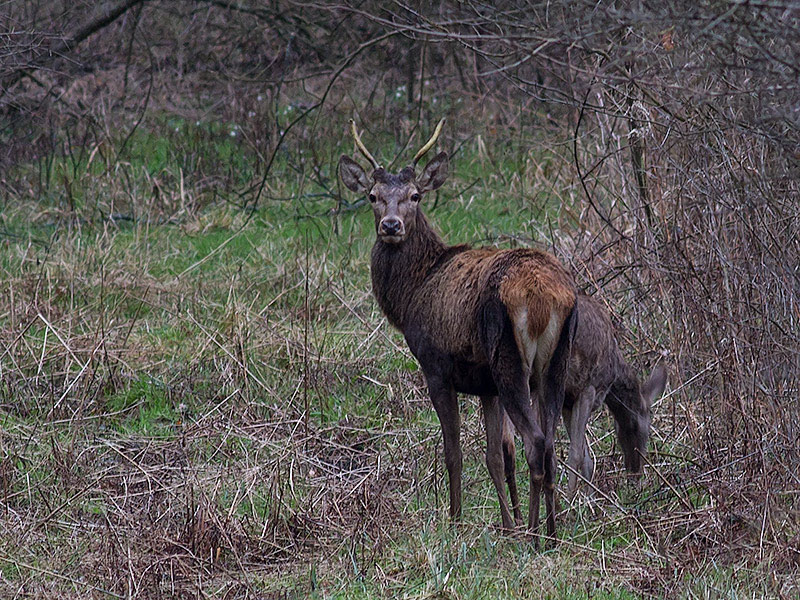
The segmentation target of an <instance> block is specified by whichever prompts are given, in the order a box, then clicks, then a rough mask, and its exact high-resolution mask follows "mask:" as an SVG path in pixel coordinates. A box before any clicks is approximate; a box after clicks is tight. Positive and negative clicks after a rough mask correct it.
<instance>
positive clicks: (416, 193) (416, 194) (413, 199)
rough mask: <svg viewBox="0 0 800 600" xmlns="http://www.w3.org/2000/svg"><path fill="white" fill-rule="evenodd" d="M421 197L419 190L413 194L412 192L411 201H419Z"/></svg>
mask: <svg viewBox="0 0 800 600" xmlns="http://www.w3.org/2000/svg"><path fill="white" fill-rule="evenodd" d="M419 199H420V195H419V193H418V192H414V193H413V194H411V201H412V202H419Z"/></svg>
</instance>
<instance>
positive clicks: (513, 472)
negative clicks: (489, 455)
mask: <svg viewBox="0 0 800 600" xmlns="http://www.w3.org/2000/svg"><path fill="white" fill-rule="evenodd" d="M502 412H503V434H502V437H503V464H504V466H505V473H506V483H507V484H508V493H509V495H510V496H511V510H512V511H514V522H515V523H517V524H520V523H522V514H521V513H520V510H519V493H518V492H517V449H516V445H515V443H514V424H513V423H512V422H511V418H510V417H509V416H508V413H507V412H506V411H502Z"/></svg>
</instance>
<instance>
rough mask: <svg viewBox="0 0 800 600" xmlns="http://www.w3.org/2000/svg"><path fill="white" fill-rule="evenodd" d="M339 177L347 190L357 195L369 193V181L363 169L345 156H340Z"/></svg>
mask: <svg viewBox="0 0 800 600" xmlns="http://www.w3.org/2000/svg"><path fill="white" fill-rule="evenodd" d="M339 176H340V177H341V178H342V182H343V183H344V184H345V186H347V189H349V190H351V191H353V192H357V193H359V194H366V193H367V192H368V191H369V179H367V174H366V173H365V172H364V169H362V168H361V165H359V164H358V163H357V162H356V161H354V160H353V159H352V158H350V157H349V156H347V155H346V154H342V156H341V158H340V159H339Z"/></svg>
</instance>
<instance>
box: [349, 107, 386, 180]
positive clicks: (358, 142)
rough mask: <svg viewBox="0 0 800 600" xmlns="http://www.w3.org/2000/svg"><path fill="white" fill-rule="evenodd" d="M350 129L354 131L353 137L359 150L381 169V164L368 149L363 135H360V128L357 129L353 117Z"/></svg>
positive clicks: (373, 164)
mask: <svg viewBox="0 0 800 600" xmlns="http://www.w3.org/2000/svg"><path fill="white" fill-rule="evenodd" d="M350 130H351V131H352V133H353V139H355V141H356V147H357V148H358V150H359V152H361V154H363V155H364V158H366V159H367V160H368V161H369V162H370V164H371V165H372V167H373V168H374V169H380V168H381V166H380V164H378V161H377V160H375V157H374V156H372V154H370V153H369V150H367V147H366V146H365V145H364V142H362V141H361V136H360V135H358V129H356V122H355V121H354V120H353V119H350Z"/></svg>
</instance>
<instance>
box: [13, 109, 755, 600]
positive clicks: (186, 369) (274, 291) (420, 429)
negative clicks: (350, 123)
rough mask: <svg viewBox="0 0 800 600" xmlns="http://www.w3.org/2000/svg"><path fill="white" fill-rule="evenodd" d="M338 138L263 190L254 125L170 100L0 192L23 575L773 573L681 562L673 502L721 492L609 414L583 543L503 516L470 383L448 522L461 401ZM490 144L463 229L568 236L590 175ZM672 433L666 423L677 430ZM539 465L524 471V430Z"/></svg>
mask: <svg viewBox="0 0 800 600" xmlns="http://www.w3.org/2000/svg"><path fill="white" fill-rule="evenodd" d="M325 139H329V140H331V142H330V145H328V146H324V147H323V148H322V149H320V148H318V149H317V152H318V153H320V154H321V155H322V156H324V157H325V158H324V159H322V160H321V162H320V164H319V165H318V166H319V170H318V171H316V172H315V175H314V177H316V179H314V177H311V176H310V175H309V172H307V171H305V170H302V169H301V172H300V173H299V174H298V173H297V165H296V164H294V163H292V159H291V156H293V154H287V155H279V156H278V158H277V161H276V163H275V164H274V166H273V169H272V170H271V171H270V173H268V174H267V177H266V178H264V188H263V192H262V193H261V195H253V194H252V193H251V194H250V195H247V196H244V197H240V196H238V195H237V193H236V192H237V190H241V189H243V188H248V189H250V190H251V192H252V190H256V189H258V187H259V186H260V185H261V178H262V177H263V174H262V173H261V172H260V171H259V168H260V162H259V161H258V160H257V159H256V157H255V156H254V155H253V154H252V153H251V152H249V151H247V150H246V149H245V148H244V147H243V146H242V145H241V144H239V143H237V141H236V138H235V136H232V135H231V129H230V128H229V127H228V126H226V125H222V124H219V125H216V124H197V125H194V124H191V123H187V122H186V121H184V120H180V119H174V118H170V117H163V118H156V119H151V120H147V121H145V123H143V124H142V126H141V127H140V128H139V129H138V130H137V131H136V132H135V133H134V134H133V135H132V136H130V137H129V138H128V139H127V141H126V143H125V146H124V150H123V151H122V152H120V156H119V157H116V160H112V159H114V158H115V155H114V153H115V152H117V151H118V149H119V147H120V146H121V145H122V140H118V141H116V145H109V146H108V147H105V148H103V149H102V150H98V152H97V154H95V155H94V156H93V157H91V158H90V157H89V156H85V155H84V154H85V153H83V154H82V156H81V157H79V158H77V159H73V158H71V157H69V156H62V155H56V156H50V157H48V158H46V159H42V160H41V161H40V162H39V163H34V164H24V165H21V166H19V167H17V169H18V172H16V173H15V174H14V176H15V177H16V178H17V179H18V180H21V181H25V180H27V181H28V182H29V183H30V186H31V187H32V188H33V189H36V190H37V192H36V197H35V198H33V199H27V200H25V199H23V198H21V197H19V196H13V195H9V196H7V197H6V198H5V202H4V210H3V212H2V216H0V218H1V219H2V228H3V232H4V244H5V251H4V252H3V254H2V259H1V260H2V263H1V264H2V269H3V275H4V281H5V285H6V290H7V294H6V295H5V297H4V298H3V300H2V317H0V319H2V329H3V331H4V332H5V335H6V346H5V348H6V350H5V353H4V355H3V359H2V368H3V377H4V379H3V386H4V390H5V391H4V392H3V393H2V396H3V398H4V399H5V401H4V406H3V411H2V414H1V416H0V418H1V419H2V428H3V432H4V433H3V453H4V463H3V464H4V467H3V470H2V471H0V480H1V483H2V490H3V494H5V498H6V500H5V506H6V507H7V511H10V512H7V513H6V516H7V517H9V515H10V514H12V513H13V514H14V515H16V516H17V517H21V516H22V515H25V519H26V520H27V523H28V524H29V526H26V527H25V528H17V527H11V528H10V529H7V530H6V533H4V534H3V536H4V537H5V540H4V544H3V547H4V548H5V549H4V550H3V551H2V552H0V572H1V573H2V576H3V578H4V580H5V581H7V582H16V581H24V580H27V579H28V578H31V577H34V578H37V579H41V580H46V581H48V582H49V584H50V585H52V586H53V588H55V589H58V590H60V592H59V593H63V594H67V593H70V591H71V592H75V593H79V594H86V593H98V594H100V595H102V593H101V592H100V591H99V590H112V589H115V590H119V589H122V588H121V587H120V586H121V585H122V584H121V583H120V581H121V580H120V579H119V578H118V576H117V575H115V574H114V573H123V572H127V571H128V569H130V568H133V567H132V566H131V563H128V562H127V561H128V560H129V559H128V553H129V552H132V553H133V554H134V555H137V556H148V557H151V558H153V557H161V558H159V561H162V562H156V563H155V565H156V566H155V567H153V569H152V570H150V571H147V572H146V573H144V572H143V574H142V578H143V579H142V580H141V582H140V583H139V584H133V585H134V588H125V589H135V586H136V585H145V582H149V583H147V585H155V586H156V588H157V589H163V590H166V589H167V588H166V587H164V586H165V585H167V584H165V583H164V581H167V578H168V577H171V575H169V573H170V572H171V571H170V569H174V568H175V566H176V564H178V563H180V565H182V567H181V568H187V569H190V570H199V571H200V572H202V573H206V574H207V575H204V579H203V581H204V583H203V585H204V586H205V589H206V591H207V593H208V594H210V595H211V596H212V597H216V595H217V594H218V593H219V589H220V588H219V587H218V583H219V581H220V578H222V579H225V578H228V580H230V581H237V582H239V584H242V585H245V584H244V583H243V582H245V581H246V582H247V583H246V585H247V586H251V587H252V589H257V590H261V592H262V593H263V594H266V597H272V596H270V594H277V595H276V596H275V597H281V598H283V597H286V598H305V597H312V598H325V599H328V598H331V599H332V598H377V597H380V598H396V597H406V598H458V599H470V598H498V597H508V598H575V599H577V598H585V597H592V598H604V599H620V600H621V599H633V598H644V597H649V596H650V595H652V593H654V592H653V591H654V590H661V591H664V592H665V593H666V591H667V590H677V592H676V594H675V595H676V596H683V597H687V598H689V597H696V596H697V595H702V594H703V593H705V590H713V589H717V587H720V589H721V588H722V587H724V588H726V589H729V590H737V589H740V590H741V594H740V595H739V596H737V597H749V595H750V594H751V593H752V590H753V589H754V588H753V587H752V586H751V585H750V584H749V583H748V582H747V581H746V580H743V579H742V578H737V577H734V576H733V574H732V573H733V571H731V568H730V567H729V566H727V565H719V566H717V565H713V564H704V565H703V576H702V577H701V578H699V579H698V578H694V577H692V576H689V575H688V573H687V574H686V575H684V574H683V573H685V571H683V570H681V569H678V568H676V567H675V566H674V564H673V563H672V562H671V560H672V558H671V556H672V554H671V552H670V550H669V547H670V544H671V543H673V542H680V543H684V542H685V540H686V539H687V537H691V535H692V534H691V530H690V527H689V526H688V525H683V526H681V527H680V528H673V524H672V521H671V517H670V514H671V513H672V512H673V511H675V510H679V509H683V508H685V506H684V503H686V502H689V503H691V507H692V508H694V509H697V510H699V511H702V510H703V509H704V508H706V507H708V506H709V505H710V503H711V502H712V501H713V499H712V496H711V495H710V494H709V493H708V491H707V490H706V488H704V487H703V486H702V485H700V484H697V483H695V484H691V485H682V484H680V483H676V484H674V485H673V484H670V485H665V481H663V480H662V479H661V478H658V477H656V476H655V475H654V474H652V473H651V474H650V475H649V476H648V477H647V478H646V480H645V481H644V483H643V484H635V483H628V482H625V481H624V479H625V478H624V475H622V474H621V473H620V471H619V462H620V461H619V457H618V456H614V446H613V436H611V435H609V433H608V432H610V431H611V430H612V428H611V423H610V421H609V419H608V418H607V417H605V416H603V417H599V418H598V419H596V421H595V424H594V426H593V431H592V436H591V439H593V440H594V445H593V447H594V449H595V452H596V453H597V454H598V456H599V460H598V476H597V479H596V481H595V485H596V486H597V490H596V491H590V490H588V489H587V490H585V493H584V492H582V493H581V494H580V495H579V496H578V498H577V499H576V500H575V501H574V502H572V503H569V502H567V501H566V500H565V501H564V506H563V507H562V508H565V509H566V510H565V511H564V512H563V514H562V518H561V520H560V522H559V534H560V536H561V538H562V541H561V543H559V544H558V545H557V546H556V547H555V548H554V549H549V550H546V551H537V550H535V549H534V548H533V547H532V546H531V544H530V540H528V539H526V537H525V536H524V535H521V534H520V535H513V536H506V535H503V534H501V533H500V532H499V531H498V530H497V529H496V528H495V522H496V521H497V520H498V514H499V510H498V508H497V500H496V497H495V494H494V490H493V488H492V487H491V484H490V483H489V480H488V477H487V476H486V473H485V467H484V465H483V443H484V442H483V434H482V425H481V418H480V413H479V410H478V409H477V404H476V402H475V401H474V400H465V401H464V411H463V418H464V433H463V438H464V450H465V480H464V490H465V513H464V519H463V522H462V523H460V524H458V525H456V526H452V525H451V524H450V523H449V520H448V519H447V518H446V502H447V500H446V493H447V492H446V481H445V477H444V474H443V465H442V461H441V457H440V456H439V449H438V446H439V445H440V441H439V432H438V422H437V420H436V417H435V414H434V413H433V411H432V409H431V407H430V406H429V404H428V401H427V399H426V394H425V388H424V384H423V381H422V378H421V375H420V373H419V371H418V368H417V365H416V362H415V361H414V359H413V357H412V356H411V355H410V353H409V352H408V350H407V349H406V347H405V345H404V342H403V340H402V338H401V336H399V335H398V334H397V333H396V332H394V331H393V330H391V329H390V328H389V327H388V326H387V325H386V323H385V322H384V319H383V317H382V316H381V315H380V314H379V312H378V311H377V308H376V307H375V305H374V302H373V301H372V299H371V296H370V293H369V288H370V284H369V272H368V255H369V248H370V246H371V243H372V235H373V233H372V228H373V224H372V217H371V214H370V211H369V208H368V207H367V206H360V207H358V206H357V205H355V204H354V203H355V202H356V200H357V199H354V198H347V199H346V200H347V202H349V203H351V204H353V207H348V206H343V207H342V210H340V211H338V212H337V211H334V210H333V209H335V208H336V207H337V201H336V198H335V194H334V193H332V191H331V190H333V189H335V187H336V174H335V172H334V166H335V157H336V156H338V154H339V153H341V152H342V151H349V148H348V147H347V142H346V141H341V143H339V144H338V145H337V144H336V143H334V142H333V141H332V140H334V139H337V138H336V137H335V136H332V135H327V136H325ZM483 144H485V142H481V143H478V142H475V143H472V144H469V143H467V144H464V145H462V146H461V147H460V150H459V153H458V154H457V155H456V156H455V157H454V162H453V165H454V168H455V173H454V174H453V176H452V178H451V181H450V182H449V184H448V185H447V186H446V189H445V190H443V191H442V192H441V194H440V195H439V196H438V197H432V198H429V199H428V200H426V203H427V205H428V214H429V216H430V217H431V219H432V220H433V221H434V222H435V224H436V225H437V227H438V228H439V230H440V231H442V232H443V234H444V236H445V238H446V239H448V240H449V241H451V242H454V243H455V242H463V241H468V242H472V243H477V244H499V245H503V246H513V245H518V244H530V243H542V244H545V245H546V244H548V243H549V241H550V238H549V235H550V234H549V232H550V230H551V227H552V224H553V223H558V222H559V221H563V220H564V219H567V220H568V219H570V218H571V217H570V216H569V210H570V206H571V200H570V197H569V194H568V193H567V194H565V195H563V196H558V195H555V194H554V193H551V192H546V193H545V192H542V191H541V190H536V189H534V190H532V189H531V188H530V186H531V185H532V184H531V181H532V180H533V181H534V183H535V181H536V175H535V174H532V173H533V171H531V170H530V165H531V164H534V163H535V164H536V165H538V167H537V168H538V169H540V170H541V168H542V165H547V164H548V162H549V161H550V160H551V157H550V156H549V155H548V154H547V152H546V151H542V154H541V155H533V154H532V153H531V152H532V151H531V150H529V148H530V146H529V145H528V144H515V143H511V144H495V143H492V144H491V147H492V148H496V150H494V153H495V154H494V155H493V156H488V155H487V154H486V153H485V150H482V148H483ZM294 150H297V148H295V149H294ZM395 151H397V149H396V148H392V147H388V146H386V147H385V148H384V150H383V152H382V155H384V156H390V155H392V153H393V152H395ZM521 173H522V174H523V176H520V174H521ZM209 179H211V180H214V181H216V182H218V185H217V184H215V185H213V186H208V187H206V186H204V185H203V182H204V181H206V180H209ZM523 182H527V183H526V184H525V185H527V186H529V187H528V188H526V187H524V186H523ZM556 184H559V182H558V180H557V179H556ZM541 189H544V188H541ZM547 189H550V190H555V189H558V188H557V187H553V186H550V187H549V188H547ZM564 189H566V188H564ZM459 191H460V192H461V193H459ZM243 198H244V200H243ZM12 390H13V392H12ZM30 440H36V442H35V443H29V441H30ZM673 441H674V440H663V439H662V440H657V442H656V443H657V444H658V446H659V448H663V449H664V450H665V451H666V452H667V453H668V454H670V455H671V456H674V455H676V454H678V453H679V452H681V449H680V448H679V447H677V446H676V447H674V448H673V447H672V446H673ZM563 450H564V448H561V451H562V454H563ZM655 456H656V457H657V455H655ZM655 460H658V458H656V459H655ZM654 468H656V469H659V471H663V472H665V473H666V477H670V478H673V475H672V474H671V472H670V471H671V470H677V471H679V470H680V469H682V468H683V465H681V464H678V465H674V464H671V463H669V462H668V461H665V462H662V463H660V464H658V465H655V467H654ZM518 473H519V480H520V486H521V492H522V495H523V498H524V497H525V496H526V494H527V490H528V485H527V481H526V474H527V466H526V465H525V461H524V460H523V458H522V455H521V453H520V456H519V469H518ZM123 539H124V541H122V540H123ZM698 543H699V542H698ZM123 550H125V552H123ZM51 556H52V557H55V558H53V559H52V560H48V559H47V557H51ZM176 556H178V557H180V558H179V559H174V557H176ZM169 557H173V558H169ZM175 560H178V563H176V562H174V561H175ZM170 561H173V562H170ZM96 563H102V564H104V565H106V566H107V567H108V570H107V571H102V572H101V571H95V570H93V568H92V566H91V565H93V564H96ZM671 569H672V570H671ZM125 585H128V584H125ZM237 585H238V584H237ZM87 586H88V587H87ZM158 586H162V587H160V588H159V587H158ZM759 589H760V588H759ZM164 593H166V591H165V592H164ZM655 593H660V592H655ZM731 593H732V594H733V593H734V592H733V591H731ZM712 597H720V598H721V597H723V596H722V595H720V596H712ZM724 597H733V596H724Z"/></svg>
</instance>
